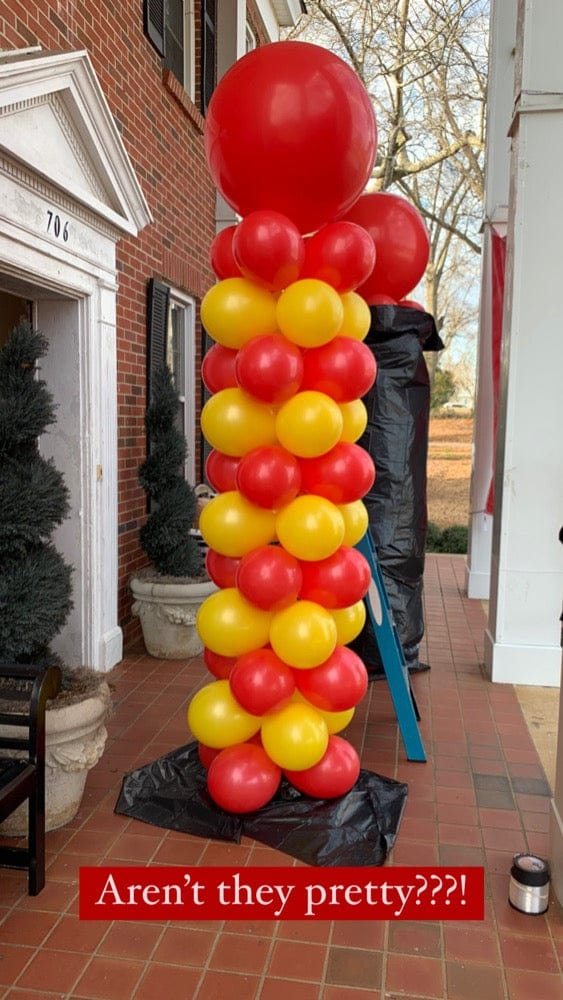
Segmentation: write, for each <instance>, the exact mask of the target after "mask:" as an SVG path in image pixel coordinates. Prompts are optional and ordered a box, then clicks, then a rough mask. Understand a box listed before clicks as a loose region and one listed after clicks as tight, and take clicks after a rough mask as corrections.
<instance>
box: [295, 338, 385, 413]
mask: <svg viewBox="0 0 563 1000" xmlns="http://www.w3.org/2000/svg"><path fill="white" fill-rule="evenodd" d="M376 374H377V364H376V361H375V357H374V355H373V353H372V352H371V351H370V349H369V347H368V346H367V344H364V343H363V342H362V341H360V340H353V339H352V338H350V337H335V338H334V340H331V341H330V342H329V343H328V344H324V345H323V346H322V347H313V348H311V349H310V350H308V351H305V353H304V355H303V381H302V382H301V389H302V390H305V389H313V390H316V391H317V392H324V393H325V394H326V395H327V396H330V397H331V399H334V400H336V402H337V403H350V402H351V401H352V400H353V399H358V398H359V397H360V396H365V394H366V392H367V391H368V389H371V387H372V385H373V383H374V382H375V376H376Z"/></svg>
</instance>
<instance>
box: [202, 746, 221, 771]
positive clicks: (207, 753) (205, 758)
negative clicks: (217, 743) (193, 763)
mask: <svg viewBox="0 0 563 1000" xmlns="http://www.w3.org/2000/svg"><path fill="white" fill-rule="evenodd" d="M219 753H221V751H220V750H215V749H214V748H213V747H206V745H205V743H198V745H197V755H198V757H199V760H200V763H201V764H202V766H203V767H204V768H205V770H206V771H207V770H208V769H209V765H210V764H211V761H212V760H215V758H216V756H217V754H219Z"/></svg>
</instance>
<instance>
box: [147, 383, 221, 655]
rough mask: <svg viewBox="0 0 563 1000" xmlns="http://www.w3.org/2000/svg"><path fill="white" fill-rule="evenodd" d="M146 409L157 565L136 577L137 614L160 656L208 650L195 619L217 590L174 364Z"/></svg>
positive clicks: (150, 529) (151, 649) (154, 387)
mask: <svg viewBox="0 0 563 1000" xmlns="http://www.w3.org/2000/svg"><path fill="white" fill-rule="evenodd" d="M151 383H152V384H151V399H150V403H149V406H148V407H147V411H146V414H145V427H146V431H147V437H148V441H149V453H148V455H147V458H146V460H145V461H144V462H143V464H142V465H141V467H140V469H139V482H140V483H141V486H142V487H143V489H144V490H145V493H146V495H147V498H148V501H149V505H150V513H149V516H148V519H147V521H146V522H145V524H144V525H143V527H142V528H141V531H140V542H141V548H142V549H143V551H144V552H145V554H146V555H147V556H148V558H149V559H150V561H151V565H150V566H149V567H147V568H145V569H143V570H141V571H140V572H138V573H136V574H135V575H134V577H133V578H132V579H131V581H130V587H131V591H132V594H133V598H134V603H133V608H132V611H133V614H134V615H137V616H138V617H139V619H140V622H141V628H142V631H143V639H144V643H145V646H146V649H147V652H148V653H150V655H151V656H156V657H159V658H161V659H167V660H171V659H174V660H176V659H185V658H187V657H191V656H197V655H198V654H199V653H201V651H202V649H203V645H202V643H201V640H200V638H199V636H198V634H197V631H196V627H195V621H196V616H197V612H198V609H199V607H200V605H201V603H202V601H204V600H205V598H206V597H208V595H209V594H211V593H212V592H213V591H214V590H215V589H216V587H215V585H214V584H213V583H212V582H211V580H210V579H209V577H208V575H207V573H206V572H205V569H204V564H203V563H204V561H203V554H202V550H201V547H200V545H199V543H198V540H197V532H195V530H194V523H195V519H196V511H197V495H196V490H195V489H194V487H193V486H191V485H190V484H189V483H188V482H186V480H185V478H184V474H183V470H184V463H185V459H186V441H185V438H184V435H183V434H182V432H181V431H180V430H179V429H178V426H177V417H178V413H179V408H180V397H179V394H178V391H177V389H176V387H175V385H174V379H173V376H172V373H171V371H170V369H169V368H168V366H167V365H163V366H162V367H161V368H158V369H157V370H156V371H155V372H154V373H153V375H152V380H151Z"/></svg>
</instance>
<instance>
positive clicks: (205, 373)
mask: <svg viewBox="0 0 563 1000" xmlns="http://www.w3.org/2000/svg"><path fill="white" fill-rule="evenodd" d="M236 357H237V351H233V350H232V349H231V348H230V347H223V345H222V344H213V347H211V348H210V349H209V350H208V352H207V354H206V355H205V357H204V359H203V361H202V363H201V377H202V379H203V381H204V382H205V385H206V386H207V388H208V389H209V391H210V392H221V389H233V388H234V387H235V386H236V384H237V377H236V374H235V362H236Z"/></svg>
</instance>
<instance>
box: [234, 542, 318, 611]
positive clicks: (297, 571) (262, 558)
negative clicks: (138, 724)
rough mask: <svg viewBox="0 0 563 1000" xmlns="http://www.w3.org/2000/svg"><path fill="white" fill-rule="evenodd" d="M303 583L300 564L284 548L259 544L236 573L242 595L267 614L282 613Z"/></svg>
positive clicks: (243, 558)
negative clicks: (268, 612) (271, 612)
mask: <svg viewBox="0 0 563 1000" xmlns="http://www.w3.org/2000/svg"><path fill="white" fill-rule="evenodd" d="M302 581H303V576H302V571H301V566H300V564H299V562H298V561H297V559H296V558H295V556H292V555H291V553H290V552H286V550H285V549H283V548H282V547H281V545H259V546H258V547H257V548H255V549H252V550H251V551H250V552H247V554H246V555H245V556H243V557H242V559H241V561H240V566H239V567H238V569H237V573H236V585H237V587H238V589H239V590H240V592H241V594H242V596H243V597H244V598H245V599H246V600H247V601H249V602H250V604H254V605H256V607H258V608H262V610H263V611H281V610H282V609H283V608H287V607H289V605H290V604H293V603H294V601H296V600H297V595H298V593H299V591H300V589H301V584H302Z"/></svg>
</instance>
